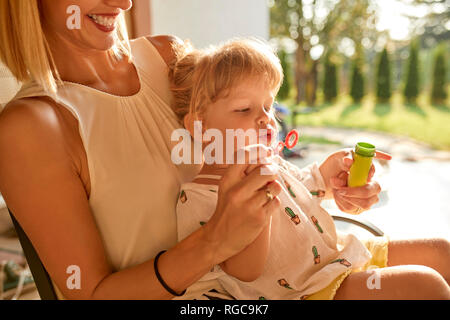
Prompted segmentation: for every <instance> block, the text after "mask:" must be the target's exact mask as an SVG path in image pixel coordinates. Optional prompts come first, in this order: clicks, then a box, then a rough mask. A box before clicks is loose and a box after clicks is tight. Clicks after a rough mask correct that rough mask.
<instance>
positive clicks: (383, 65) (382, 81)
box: [376, 48, 391, 102]
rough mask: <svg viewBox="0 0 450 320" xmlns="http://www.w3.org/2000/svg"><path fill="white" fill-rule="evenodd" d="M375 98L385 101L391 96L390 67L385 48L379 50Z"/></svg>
mask: <svg viewBox="0 0 450 320" xmlns="http://www.w3.org/2000/svg"><path fill="white" fill-rule="evenodd" d="M376 84H377V100H378V101H380V102H386V101H387V100H389V98H390V97H391V67H390V62H389V56H388V52H387V49H386V48H384V50H383V51H382V52H381V54H380V57H379V60H378V65H377V79H376Z"/></svg>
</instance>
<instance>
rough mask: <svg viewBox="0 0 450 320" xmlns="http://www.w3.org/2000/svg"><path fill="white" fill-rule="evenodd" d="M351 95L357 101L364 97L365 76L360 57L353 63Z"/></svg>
mask: <svg viewBox="0 0 450 320" xmlns="http://www.w3.org/2000/svg"><path fill="white" fill-rule="evenodd" d="M350 96H351V97H352V99H353V101H354V102H356V103H358V102H360V101H361V99H362V98H363V97H364V76H363V73H362V66H361V63H360V62H359V61H358V59H355V60H354V61H353V64H352V78H351V88H350Z"/></svg>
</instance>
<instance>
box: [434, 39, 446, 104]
mask: <svg viewBox="0 0 450 320" xmlns="http://www.w3.org/2000/svg"><path fill="white" fill-rule="evenodd" d="M445 54H446V51H445V45H441V46H439V47H438V48H437V50H436V53H435V56H434V66H433V84H432V90H431V100H432V101H433V103H436V104H439V103H443V102H444V101H445V99H447V88H446V87H447V85H446V84H447V83H446V82H447V81H446V80H447V74H446V73H447V66H446V63H445Z"/></svg>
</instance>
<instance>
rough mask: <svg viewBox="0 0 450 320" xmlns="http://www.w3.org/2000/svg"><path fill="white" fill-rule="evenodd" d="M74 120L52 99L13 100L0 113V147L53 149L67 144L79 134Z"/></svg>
mask: <svg viewBox="0 0 450 320" xmlns="http://www.w3.org/2000/svg"><path fill="white" fill-rule="evenodd" d="M72 118H73V116H71V115H70V114H69V111H65V110H64V108H59V107H58V105H57V104H56V102H54V101H53V100H51V99H50V98H48V97H32V98H21V99H17V100H13V101H11V102H10V103H8V104H7V105H6V106H5V108H4V109H3V111H2V112H1V113H0V148H1V149H2V150H4V149H7V150H8V149H9V150H14V149H17V145H18V144H21V145H23V146H33V147H36V148H41V149H42V150H49V149H56V148H58V147H59V146H62V145H66V144H67V138H68V137H67V134H68V133H69V134H70V132H77V131H76V126H77V124H76V120H75V119H74V118H73V119H72ZM65 141H66V142H65ZM23 149H24V150H26V149H27V148H23ZM29 150H32V148H31V147H30V148H29Z"/></svg>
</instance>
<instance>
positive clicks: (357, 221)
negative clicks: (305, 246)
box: [331, 214, 384, 237]
mask: <svg viewBox="0 0 450 320" xmlns="http://www.w3.org/2000/svg"><path fill="white" fill-rule="evenodd" d="M331 217H332V218H333V220H335V221H343V222H347V223H351V224H354V225H357V226H358V227H361V228H363V229H365V230H367V231H369V232H370V233H372V234H373V235H374V236H377V237H381V236H383V235H384V232H383V231H381V230H380V229H379V228H378V227H376V226H375V225H374V224H373V223H371V222H369V221H367V220H364V219H361V218H357V217H354V218H349V217H346V216H343V215H339V214H332V215H331Z"/></svg>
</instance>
